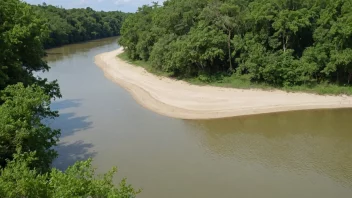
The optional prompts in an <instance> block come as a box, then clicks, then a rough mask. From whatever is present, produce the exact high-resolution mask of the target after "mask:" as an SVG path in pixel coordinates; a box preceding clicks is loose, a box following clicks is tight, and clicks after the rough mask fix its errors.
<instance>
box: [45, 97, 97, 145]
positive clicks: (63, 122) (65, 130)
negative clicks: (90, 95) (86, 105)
mask: <svg viewBox="0 0 352 198" xmlns="http://www.w3.org/2000/svg"><path fill="white" fill-rule="evenodd" d="M81 102H82V100H81V99H71V100H61V101H54V102H53V103H52V104H51V108H52V109H53V110H57V111H59V114H60V116H59V117H58V118H56V119H55V120H54V121H53V122H52V123H50V126H51V127H52V128H55V129H61V138H63V137H66V136H71V135H73V134H74V133H76V132H79V131H83V130H87V129H90V128H91V127H92V122H91V121H88V119H89V116H77V115H76V113H74V111H68V112H64V113H62V112H61V111H63V110H65V111H67V110H68V109H70V108H77V107H79V106H81Z"/></svg>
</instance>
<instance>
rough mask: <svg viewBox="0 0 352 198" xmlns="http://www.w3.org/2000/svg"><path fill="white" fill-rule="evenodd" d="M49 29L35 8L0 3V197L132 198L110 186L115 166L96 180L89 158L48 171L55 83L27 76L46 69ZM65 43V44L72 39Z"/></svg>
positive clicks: (54, 139)
mask: <svg viewBox="0 0 352 198" xmlns="http://www.w3.org/2000/svg"><path fill="white" fill-rule="evenodd" d="M48 7H50V6H48ZM50 8H52V9H55V8H53V7H50ZM43 9H44V8H43ZM45 9H46V8H45ZM57 10H58V11H59V10H61V11H63V12H64V10H63V9H57ZM87 12H91V13H94V12H93V11H91V10H87ZM92 15H94V14H92ZM79 20H80V21H81V22H83V20H81V19H79ZM117 20H120V19H117ZM112 21H113V20H112ZM112 23H114V22H112ZM61 25H62V24H61ZM57 27H60V25H58V26H57ZM50 28H53V26H51V27H49V24H48V21H47V19H45V18H43V16H42V15H41V14H40V13H38V8H36V7H33V6H30V5H28V4H26V3H24V2H22V1H20V0H1V1H0V197H6V198H18V197H28V198H32V197H46V198H55V197H57V198H59V197H117V198H131V197H132V198H133V197H135V195H136V194H138V193H139V191H136V190H134V189H133V188H132V187H131V186H130V185H128V184H126V181H125V180H122V182H121V183H120V186H119V187H116V186H114V185H113V181H112V178H113V175H114V173H115V172H116V168H113V169H112V170H111V171H110V172H108V173H107V174H105V175H103V176H101V177H96V175H95V173H94V170H95V169H94V168H93V167H92V165H91V160H90V159H89V160H87V161H83V162H77V163H76V164H74V165H73V166H71V167H70V168H68V169H67V170H66V171H64V172H62V171H60V170H57V169H55V168H51V164H52V161H53V160H54V159H55V158H56V157H57V155H58V154H57V152H56V151H55V149H54V148H53V147H54V146H56V145H57V144H58V142H59V137H60V130H58V129H52V128H50V126H48V125H46V124H45V123H46V122H43V120H48V119H54V118H56V117H58V116H59V114H58V112H57V111H53V110H51V108H50V103H51V101H52V100H55V99H56V98H59V97H61V94H60V89H59V85H58V84H57V82H55V81H54V82H49V81H48V80H46V79H40V78H38V77H36V76H34V75H33V72H36V71H47V70H49V66H48V65H47V63H46V62H45V61H43V59H42V57H43V55H44V54H45V51H44V44H45V43H46V42H47V39H48V38H49V37H50V34H51V35H53V34H55V33H53V29H51V31H48V30H50ZM80 28H81V29H80V30H79V33H78V35H81V36H85V35H84V34H82V32H84V31H82V32H80V31H81V30H82V29H85V28H87V27H85V26H81V27H80ZM86 30H87V29H86ZM88 30H89V31H91V29H88ZM70 31H72V32H75V30H74V29H72V30H70ZM102 31H104V30H102ZM117 31H118V30H117V29H114V30H111V32H107V33H106V34H104V35H99V36H109V35H112V34H115V33H116V32H117ZM75 34H76V33H73V35H75ZM63 35H65V34H63ZM87 35H89V34H87ZM90 36H91V35H90ZM90 36H86V37H82V38H79V39H90V38H92V37H90ZM96 36H98V35H96ZM69 38H70V39H71V37H69ZM55 39H56V38H55ZM70 39H69V40H68V41H67V42H76V41H78V40H74V39H73V40H72V39H71V40H70ZM64 43H65V42H61V43H55V45H58V44H64ZM46 44H48V43H46Z"/></svg>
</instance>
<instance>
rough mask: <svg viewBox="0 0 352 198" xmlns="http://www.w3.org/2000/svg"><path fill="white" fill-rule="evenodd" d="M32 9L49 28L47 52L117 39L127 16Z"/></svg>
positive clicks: (111, 13)
mask: <svg viewBox="0 0 352 198" xmlns="http://www.w3.org/2000/svg"><path fill="white" fill-rule="evenodd" d="M33 7H34V9H35V10H36V12H37V14H39V15H40V16H41V17H42V19H45V20H46V22H47V24H48V31H49V39H48V40H47V41H45V43H44V47H45V48H51V47H56V46H60V45H65V44H71V43H77V42H83V41H88V40H92V39H99V38H105V37H111V36H118V35H120V28H121V26H122V22H123V20H124V18H125V16H126V15H127V14H126V13H123V12H120V11H112V12H104V11H99V12H98V11H94V10H93V9H91V8H89V7H88V8H85V9H84V8H81V9H64V8H60V7H55V6H52V5H46V4H45V3H43V4H42V5H38V6H33Z"/></svg>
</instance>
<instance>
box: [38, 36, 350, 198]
mask: <svg viewBox="0 0 352 198" xmlns="http://www.w3.org/2000/svg"><path fill="white" fill-rule="evenodd" d="M116 39H117V38H109V39H103V40H97V41H92V42H88V43H82V44H75V45H69V46H64V47H60V48H55V49H51V50H48V53H49V56H48V57H47V61H48V63H49V65H50V66H51V67H52V69H51V71H50V72H48V73H45V74H43V75H42V76H44V77H47V78H49V79H58V80H59V83H60V86H61V91H62V94H63V98H62V99H60V100H57V101H54V102H53V104H52V107H53V109H56V110H59V111H60V114H61V116H60V118H58V119H56V120H55V121H53V122H51V126H52V127H54V128H61V129H62V137H61V142H60V145H59V146H58V147H57V150H58V151H59V154H60V156H59V158H58V159H57V160H56V161H55V162H54V164H53V166H54V167H57V168H59V169H65V168H66V167H67V166H69V165H71V164H73V163H74V162H75V161H76V160H83V159H87V158H89V157H92V158H93V159H94V163H93V164H94V166H95V167H97V168H98V172H100V173H102V172H106V171H107V170H109V169H110V168H111V167H112V166H117V167H118V169H119V173H118V175H117V177H116V183H117V182H118V181H119V180H120V179H121V178H123V177H126V178H127V179H128V180H127V181H128V182H129V183H131V184H132V185H133V186H134V187H136V188H141V189H142V193H141V194H140V195H139V196H138V197H140V198H165V197H168V198H181V197H182V198H198V197H199V198H214V197H224V198H247V197H248V198H283V197H285V198H334V197H338V198H351V197H352V110H351V109H345V110H316V111H300V112H290V113H277V114H266V115H258V116H247V117H238V118H230V119H219V120H206V121H189V120H179V119H173V118H168V117H164V116H161V115H158V114H156V113H153V112H151V111H149V110H147V109H144V108H143V107H141V106H140V105H139V104H137V103H136V102H135V101H134V100H133V98H132V97H131V96H130V95H129V93H128V92H127V91H125V90H124V89H122V88H120V87H119V86H118V85H117V84H114V83H113V82H111V81H109V80H108V79H106V78H105V77H104V74H103V72H102V71H101V70H100V69H99V68H98V67H97V66H96V65H95V64H94V56H95V55H97V54H100V53H103V52H108V51H111V50H114V49H116V48H118V45H117V43H116Z"/></svg>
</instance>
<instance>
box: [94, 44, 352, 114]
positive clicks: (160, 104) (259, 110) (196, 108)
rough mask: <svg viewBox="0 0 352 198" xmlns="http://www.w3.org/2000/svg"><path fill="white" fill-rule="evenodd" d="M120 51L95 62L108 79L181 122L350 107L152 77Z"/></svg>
mask: <svg viewBox="0 0 352 198" xmlns="http://www.w3.org/2000/svg"><path fill="white" fill-rule="evenodd" d="M122 52H123V49H122V48H120V49H118V50H114V51H111V52H107V53H103V54H99V55H97V56H96V57H95V63H96V64H97V65H98V66H99V67H100V68H101V69H102V70H103V71H104V74H105V76H106V77H107V78H109V79H110V80H112V81H114V82H116V83H118V84H119V85H120V86H122V87H124V88H125V89H126V90H128V91H129V92H130V93H131V94H132V96H133V97H134V99H135V100H136V101H137V102H138V103H140V104H141V105H142V106H144V107H145V108H148V109H150V110H152V111H155V112H157V113H159V114H162V115H165V116H169V117H175V118H182V119H215V118H225V117H235V116H243V115H253V114H263V113H273V112H285V111H297V110H310V109H336V108H352V97H351V96H321V95H315V94H307V93H287V92H284V91H279V90H272V91H264V90H255V89H248V90H244V89H234V88H222V87H212V86H197V85H191V84H189V83H187V82H184V81H177V80H174V79H170V78H166V77H159V76H155V75H153V74H151V73H149V72H147V71H146V70H145V69H143V68H141V67H135V66H134V65H131V64H129V63H127V62H125V61H123V60H121V59H120V58H118V57H116V56H117V55H118V54H121V53H122Z"/></svg>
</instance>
